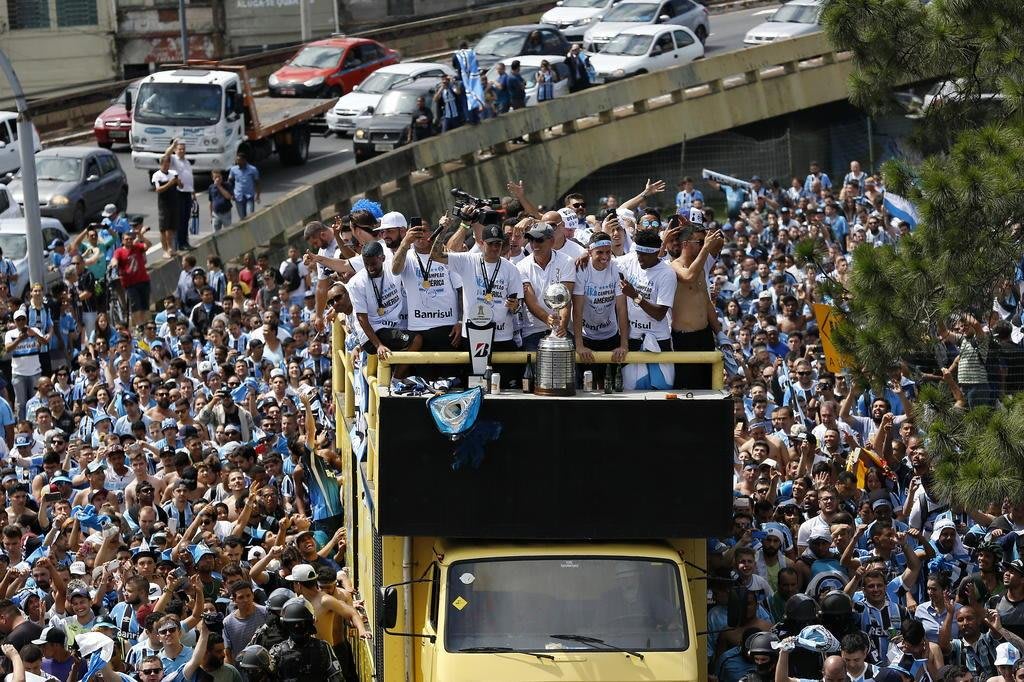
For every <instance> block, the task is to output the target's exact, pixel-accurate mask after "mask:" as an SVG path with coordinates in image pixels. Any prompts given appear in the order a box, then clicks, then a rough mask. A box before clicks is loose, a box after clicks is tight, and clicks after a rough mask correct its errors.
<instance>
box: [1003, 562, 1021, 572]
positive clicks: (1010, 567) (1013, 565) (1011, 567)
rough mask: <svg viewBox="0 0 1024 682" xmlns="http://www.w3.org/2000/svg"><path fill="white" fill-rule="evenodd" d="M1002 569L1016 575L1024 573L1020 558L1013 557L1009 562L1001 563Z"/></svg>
mask: <svg viewBox="0 0 1024 682" xmlns="http://www.w3.org/2000/svg"><path fill="white" fill-rule="evenodd" d="M1003 570H1006V571H1013V572H1014V573H1016V574H1018V575H1024V561H1022V560H1021V559H1015V560H1013V561H1011V562H1009V563H1006V564H1003Z"/></svg>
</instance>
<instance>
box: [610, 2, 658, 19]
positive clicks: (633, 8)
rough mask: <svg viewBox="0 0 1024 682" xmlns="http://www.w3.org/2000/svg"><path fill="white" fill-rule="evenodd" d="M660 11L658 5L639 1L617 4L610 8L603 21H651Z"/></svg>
mask: <svg viewBox="0 0 1024 682" xmlns="http://www.w3.org/2000/svg"><path fill="white" fill-rule="evenodd" d="M657 11H658V5H655V4H653V3H646V2H638V3H628V4H625V5H616V6H615V7H612V8H611V9H610V10H608V14H605V15H604V19H602V21H638V22H639V21H651V20H652V19H654V15H655V13H656V12H657Z"/></svg>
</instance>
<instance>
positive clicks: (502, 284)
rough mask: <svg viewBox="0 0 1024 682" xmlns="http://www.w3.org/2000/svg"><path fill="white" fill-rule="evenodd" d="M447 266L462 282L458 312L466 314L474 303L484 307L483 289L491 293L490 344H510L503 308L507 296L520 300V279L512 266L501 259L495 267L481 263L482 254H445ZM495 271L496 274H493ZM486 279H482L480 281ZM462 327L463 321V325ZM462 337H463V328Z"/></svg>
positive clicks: (509, 317)
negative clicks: (492, 324) (491, 323)
mask: <svg viewBox="0 0 1024 682" xmlns="http://www.w3.org/2000/svg"><path fill="white" fill-rule="evenodd" d="M448 266H449V267H450V268H451V270H452V272H454V273H455V274H457V275H459V277H461V278H462V309H463V310H470V309H471V308H472V307H473V306H475V305H476V304H477V303H487V299H486V298H485V295H486V293H487V289H488V288H490V291H491V301H490V306H491V313H492V314H493V315H494V340H495V341H511V340H512V333H513V329H512V315H511V313H510V311H509V309H508V308H507V307H506V306H505V301H506V300H507V299H508V297H509V296H511V295H512V294H515V295H516V297H517V298H519V299H520V300H522V298H523V276H522V274H520V272H519V270H517V269H516V266H514V265H512V263H510V262H509V261H508V260H506V259H505V258H502V259H500V260H499V261H498V262H497V263H484V257H483V254H479V253H449V254H448ZM495 268H497V272H495ZM484 277H486V279H484ZM463 325H465V321H463ZM462 335H463V336H465V335H466V328H465V326H463V328H462Z"/></svg>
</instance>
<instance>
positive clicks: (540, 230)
mask: <svg viewBox="0 0 1024 682" xmlns="http://www.w3.org/2000/svg"><path fill="white" fill-rule="evenodd" d="M554 234H555V231H554V230H553V229H551V226H550V225H548V224H547V223H534V224H533V227H531V228H530V229H529V230H527V231H526V235H527V236H528V237H530V238H531V239H547V238H548V237H551V236H552V235H554ZM502 239H504V236H502Z"/></svg>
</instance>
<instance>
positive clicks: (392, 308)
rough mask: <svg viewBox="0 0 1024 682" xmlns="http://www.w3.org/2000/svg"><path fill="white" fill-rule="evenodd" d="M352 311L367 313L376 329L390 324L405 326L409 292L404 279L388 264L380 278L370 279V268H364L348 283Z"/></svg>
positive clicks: (393, 326)
mask: <svg viewBox="0 0 1024 682" xmlns="http://www.w3.org/2000/svg"><path fill="white" fill-rule="evenodd" d="M348 295H349V298H351V299H352V312H354V313H356V314H359V313H366V317H367V319H369V321H370V327H372V328H373V331H377V330H378V329H382V328H384V327H387V328H389V329H405V328H406V322H407V319H406V314H405V292H404V291H403V290H402V280H401V279H399V277H398V276H397V275H392V274H391V271H390V270H389V269H388V268H384V271H383V273H381V276H380V277H378V278H375V279H373V280H371V279H370V271H369V270H365V269H364V270H360V271H359V272H357V273H356V274H355V275H354V276H353V277H352V279H351V280H349V283H348Z"/></svg>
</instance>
